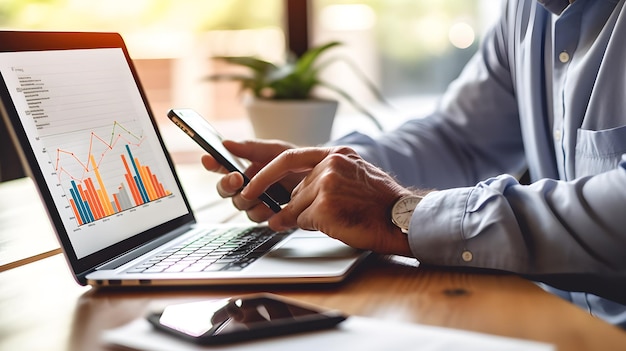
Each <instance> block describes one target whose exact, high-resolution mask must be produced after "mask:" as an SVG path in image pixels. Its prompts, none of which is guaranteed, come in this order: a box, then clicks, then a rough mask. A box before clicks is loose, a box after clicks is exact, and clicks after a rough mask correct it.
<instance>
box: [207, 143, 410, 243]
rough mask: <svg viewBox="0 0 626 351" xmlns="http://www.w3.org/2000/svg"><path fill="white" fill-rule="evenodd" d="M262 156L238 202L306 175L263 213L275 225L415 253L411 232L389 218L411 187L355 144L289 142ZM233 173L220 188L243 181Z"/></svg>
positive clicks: (230, 187)
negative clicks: (279, 206)
mask: <svg viewBox="0 0 626 351" xmlns="http://www.w3.org/2000/svg"><path fill="white" fill-rule="evenodd" d="M235 151H237V150H235V149H233V152H235ZM276 151H278V150H276ZM267 155H269V153H268V154H267ZM263 161H264V162H268V163H267V165H266V166H265V167H263V168H262V169H258V168H255V171H258V173H257V174H256V175H255V176H254V177H252V178H251V181H250V183H249V184H248V185H247V186H246V187H245V188H244V189H243V191H242V192H241V194H240V196H239V197H240V199H239V200H237V201H236V202H235V203H236V206H238V207H239V208H245V206H246V204H251V203H254V201H255V200H253V199H256V198H257V197H258V196H259V195H260V194H261V193H262V192H263V191H265V190H266V189H267V188H268V187H269V186H270V185H271V184H273V183H276V182H279V181H280V182H282V183H285V182H287V183H291V184H293V183H292V182H293V180H294V179H302V181H301V182H300V183H299V184H298V185H297V186H296V187H295V188H294V190H293V192H292V194H291V201H290V202H289V203H288V204H287V205H285V207H283V210H282V211H280V212H279V213H277V214H273V213H268V212H267V211H266V212H265V213H263V215H264V216H265V217H266V218H268V223H269V225H270V227H271V228H273V229H275V230H284V229H288V228H292V227H295V226H298V227H300V228H303V229H309V230H319V231H322V232H324V233H326V234H327V235H329V236H331V237H334V238H337V239H339V240H341V241H343V242H345V243H346V244H348V245H350V246H353V247H356V248H362V249H368V250H373V251H376V252H379V253H395V254H401V255H411V251H410V248H409V245H408V239H407V236H406V235H405V234H403V233H402V232H401V231H400V229H399V228H397V227H396V226H394V225H393V224H392V223H391V220H390V208H391V207H392V205H393V203H394V202H395V201H396V200H397V199H398V198H400V197H401V196H402V195H406V194H408V193H410V191H409V190H407V189H404V188H403V187H401V186H400V185H399V184H398V183H397V182H396V181H395V180H394V179H393V178H392V177H391V176H389V175H388V174H386V173H385V172H383V171H382V170H380V169H378V168H377V167H375V166H374V165H372V164H369V163H367V162H366V161H364V160H363V159H362V158H360V157H359V156H358V154H357V153H356V152H355V151H354V150H352V149H350V148H347V147H328V148H300V149H288V148H285V149H283V152H282V153H280V154H278V155H277V156H276V157H275V158H273V160H271V161H269V159H268V158H265V159H264V160H263ZM261 163H262V162H261ZM261 163H258V164H257V166H258V165H260V164H261ZM205 166H206V164H205ZM234 177H235V176H230V178H226V177H225V178H224V179H222V183H223V184H222V185H221V187H222V190H224V188H225V187H226V186H228V189H229V190H232V189H234V188H236V186H237V185H241V184H242V180H241V179H233V178H234ZM257 207H258V206H257ZM270 212H271V211H270ZM255 217H256V215H255Z"/></svg>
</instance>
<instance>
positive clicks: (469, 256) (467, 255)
mask: <svg viewBox="0 0 626 351" xmlns="http://www.w3.org/2000/svg"><path fill="white" fill-rule="evenodd" d="M461 258H462V259H463V261H465V262H469V261H471V260H472V259H473V258H474V255H472V253H471V252H470V251H467V250H465V251H463V253H462V254H461Z"/></svg>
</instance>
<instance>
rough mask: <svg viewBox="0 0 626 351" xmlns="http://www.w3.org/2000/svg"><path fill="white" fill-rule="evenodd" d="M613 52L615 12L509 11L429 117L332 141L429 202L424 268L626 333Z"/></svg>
mask: <svg viewBox="0 0 626 351" xmlns="http://www.w3.org/2000/svg"><path fill="white" fill-rule="evenodd" d="M542 3H543V4H545V5H546V7H544V6H542ZM548 5H549V6H548ZM548 9H549V10H548ZM625 43H626V10H624V0H576V1H575V2H574V3H573V4H571V5H569V4H568V2H566V1H565V2H564V1H563V0H553V1H550V0H543V1H542V2H537V1H535V0H511V1H510V2H509V3H508V4H507V6H506V7H505V9H504V12H503V15H502V17H501V19H500V21H499V22H498V23H497V24H496V25H495V26H494V28H492V30H491V31H490V32H489V33H488V35H487V36H486V37H485V38H484V41H483V42H482V44H481V47H480V50H479V52H478V53H477V54H476V55H475V56H474V57H473V58H472V59H471V60H470V62H469V63H468V65H467V66H466V68H465V69H464V71H463V72H462V73H461V75H460V76H459V78H458V79H457V80H455V81H454V82H453V83H452V84H451V85H450V86H449V88H448V90H447V91H446V93H445V94H444V95H443V97H442V99H441V101H440V102H439V104H438V107H437V109H436V111H435V112H434V113H433V114H431V115H429V116H427V117H425V118H416V119H413V120H410V121H408V122H407V123H405V124H403V125H402V126H401V127H400V128H398V129H397V130H394V131H391V132H388V133H386V134H384V135H382V136H380V137H377V138H375V139H374V138H372V137H369V136H366V135H362V134H359V133H354V134H351V135H348V136H346V137H344V138H342V139H340V140H339V141H337V142H335V143H336V144H348V145H351V146H352V147H354V148H355V149H356V150H357V151H358V152H359V153H360V154H361V155H362V156H363V157H364V158H365V159H366V160H368V161H370V162H373V163H374V164H377V165H378V166H380V167H381V168H383V169H385V170H387V171H388V172H390V173H392V174H393V175H395V176H396V177H397V179H398V181H399V182H400V183H401V184H403V185H405V186H417V187H421V188H435V189H439V190H440V191H438V192H434V193H431V194H429V195H428V196H426V198H425V199H424V200H423V201H422V202H421V203H420V205H419V206H418V207H417V209H416V211H415V212H414V215H413V218H412V220H411V228H410V232H409V243H410V245H411V248H412V251H413V253H414V255H415V257H417V258H418V259H419V260H420V261H421V262H422V263H424V264H434V265H443V266H458V267H473V268H487V269H495V270H502V271H509V272H515V273H518V274H521V275H523V276H526V277H529V278H530V279H533V280H535V281H540V282H544V283H547V284H548V285H547V286H546V289H548V290H550V291H552V292H554V293H555V294H558V295H559V296H562V297H564V298H567V299H568V300H570V301H572V302H573V303H575V304H577V305H579V306H581V307H582V308H584V309H586V310H587V311H589V312H590V313H591V314H593V315H596V316H598V317H601V318H603V319H605V320H607V321H609V322H611V323H613V324H617V325H621V326H622V327H626V307H625V305H624V304H626V44H625ZM525 170H528V171H529V173H530V177H531V185H521V184H520V183H519V182H518V181H517V178H518V177H519V176H520V175H521V174H522V173H523V172H524V171H525ZM553 287H558V288H559V289H560V290H556V289H554V288H553ZM599 296H602V297H599Z"/></svg>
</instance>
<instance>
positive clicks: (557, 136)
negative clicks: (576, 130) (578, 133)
mask: <svg viewBox="0 0 626 351" xmlns="http://www.w3.org/2000/svg"><path fill="white" fill-rule="evenodd" d="M553 135H554V140H556V141H561V130H560V129H559V130H555V131H554V134H553Z"/></svg>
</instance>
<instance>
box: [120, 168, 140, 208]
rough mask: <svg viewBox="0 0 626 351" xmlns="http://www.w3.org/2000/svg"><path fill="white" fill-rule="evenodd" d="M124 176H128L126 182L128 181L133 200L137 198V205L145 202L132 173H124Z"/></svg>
mask: <svg viewBox="0 0 626 351" xmlns="http://www.w3.org/2000/svg"><path fill="white" fill-rule="evenodd" d="M124 178H126V183H128V187H129V188H130V194H131V195H132V196H133V200H135V206H139V205H141V204H143V200H142V199H141V196H140V195H139V190H137V185H136V184H135V180H134V179H133V177H132V176H131V175H130V174H124Z"/></svg>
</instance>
